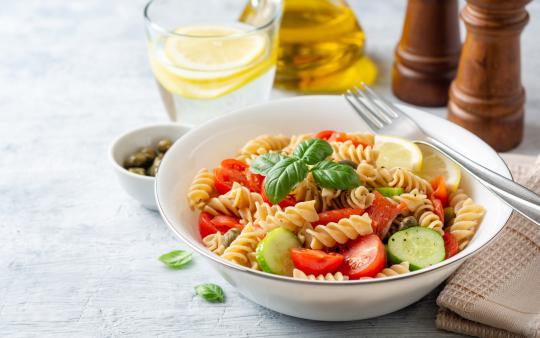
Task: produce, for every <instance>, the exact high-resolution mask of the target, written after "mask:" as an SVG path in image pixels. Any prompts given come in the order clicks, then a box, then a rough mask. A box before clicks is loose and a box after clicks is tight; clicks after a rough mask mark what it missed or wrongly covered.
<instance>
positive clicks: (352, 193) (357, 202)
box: [331, 185, 375, 209]
mask: <svg viewBox="0 0 540 338" xmlns="http://www.w3.org/2000/svg"><path fill="white" fill-rule="evenodd" d="M374 199H375V195H374V194H373V193H371V192H369V190H368V189H367V188H366V187H364V186H362V185H361V186H359V187H356V188H354V189H352V190H346V191H342V192H341V193H340V194H339V196H338V197H336V198H334V199H332V201H331V205H332V207H333V208H335V209H342V208H361V209H367V208H368V207H369V206H370V205H371V203H373V200H374Z"/></svg>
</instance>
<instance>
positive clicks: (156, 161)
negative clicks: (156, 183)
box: [146, 155, 163, 176]
mask: <svg viewBox="0 0 540 338" xmlns="http://www.w3.org/2000/svg"><path fill="white" fill-rule="evenodd" d="M161 159H163V155H158V156H157V157H156V158H155V159H154V162H153V163H152V165H151V166H150V168H148V170H147V171H146V174H147V175H148V176H156V174H157V171H158V169H159V165H160V164H161Z"/></svg>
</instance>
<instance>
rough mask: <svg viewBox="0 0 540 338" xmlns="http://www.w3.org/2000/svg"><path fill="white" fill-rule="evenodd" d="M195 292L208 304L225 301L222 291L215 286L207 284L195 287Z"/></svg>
mask: <svg viewBox="0 0 540 338" xmlns="http://www.w3.org/2000/svg"><path fill="white" fill-rule="evenodd" d="M195 292H197V294H198V295H199V296H201V297H202V298H203V299H204V300H206V301H207V302H210V303H223V302H224V301H225V295H224V294H223V289H222V288H221V287H220V286H219V285H216V284H211V283H208V284H201V285H197V286H196V287H195Z"/></svg>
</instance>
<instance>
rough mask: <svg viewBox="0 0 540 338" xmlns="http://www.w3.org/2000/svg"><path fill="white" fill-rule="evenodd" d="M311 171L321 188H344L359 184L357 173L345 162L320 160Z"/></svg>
mask: <svg viewBox="0 0 540 338" xmlns="http://www.w3.org/2000/svg"><path fill="white" fill-rule="evenodd" d="M311 173H312V174H313V178H314V179H315V182H317V184H318V185H319V186H320V187H321V188H330V189H339V190H346V189H352V188H355V187H357V186H359V185H360V181H359V180H358V174H357V173H356V171H354V169H353V168H351V167H350V166H348V165H346V164H339V163H336V162H332V161H322V162H319V163H318V164H317V165H316V166H315V167H313V169H312V170H311Z"/></svg>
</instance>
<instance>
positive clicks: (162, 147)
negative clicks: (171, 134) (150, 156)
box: [156, 138, 172, 154]
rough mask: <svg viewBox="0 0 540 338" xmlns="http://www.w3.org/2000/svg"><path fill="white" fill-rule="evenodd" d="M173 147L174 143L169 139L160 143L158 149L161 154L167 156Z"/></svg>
mask: <svg viewBox="0 0 540 338" xmlns="http://www.w3.org/2000/svg"><path fill="white" fill-rule="evenodd" d="M171 146H172V141H171V140H170V139H168V138H164V139H163V140H161V141H159V142H158V144H157V146H156V148H157V151H159V152H160V153H161V154H165V153H166V152H167V150H169V148H170V147H171Z"/></svg>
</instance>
